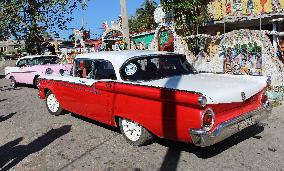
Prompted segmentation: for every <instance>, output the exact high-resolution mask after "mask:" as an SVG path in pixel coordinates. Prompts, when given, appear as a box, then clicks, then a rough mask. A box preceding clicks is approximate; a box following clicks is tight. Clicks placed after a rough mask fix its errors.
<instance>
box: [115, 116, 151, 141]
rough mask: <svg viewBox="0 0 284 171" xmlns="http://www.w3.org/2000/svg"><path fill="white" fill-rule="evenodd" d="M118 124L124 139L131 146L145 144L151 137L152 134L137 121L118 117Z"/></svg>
mask: <svg viewBox="0 0 284 171" xmlns="http://www.w3.org/2000/svg"><path fill="white" fill-rule="evenodd" d="M119 125H120V131H121V132H122V134H123V136H124V137H125V139H126V141H127V142H128V143H130V144H131V145H133V146H142V145H146V144H148V143H150V142H151V140H152V139H153V136H152V134H151V133H150V132H149V131H148V130H147V129H145V128H144V127H142V126H141V125H140V124H138V123H137V122H134V121H131V120H127V119H120V120H119Z"/></svg>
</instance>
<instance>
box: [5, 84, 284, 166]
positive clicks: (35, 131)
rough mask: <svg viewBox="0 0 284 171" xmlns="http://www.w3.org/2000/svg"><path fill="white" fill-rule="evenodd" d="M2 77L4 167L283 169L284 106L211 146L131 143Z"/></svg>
mask: <svg viewBox="0 0 284 171" xmlns="http://www.w3.org/2000/svg"><path fill="white" fill-rule="evenodd" d="M9 84H10V83H9V81H7V80H5V79H0V170H9V169H10V170H21V171H22V170H36V171H37V170H135V171H139V170H238V171H239V170H283V168H284V162H283V161H284V136H283V135H284V115H283V113H284V106H283V105H282V106H279V107H276V108H274V110H273V114H272V116H271V117H270V118H269V120H268V121H266V122H265V123H261V124H260V125H257V126H254V127H252V128H248V129H246V130H244V131H243V132H241V133H239V134H237V135H235V136H233V137H231V138H229V139H227V140H225V141H223V142H221V143H219V144H217V145H215V146H213V147H209V148H198V147H194V146H193V145H190V144H184V143H176V142H171V141H166V140H161V139H156V140H155V142H154V143H153V144H150V145H148V146H143V147H132V146H130V145H129V144H127V143H126V141H124V139H123V137H122V135H121V134H120V133H119V131H118V130H117V129H114V128H112V127H108V126H106V125H103V124H100V123H97V122H94V121H90V120H88V119H84V118H81V117H78V116H74V115H70V114H67V115H63V116H58V117H56V116H51V115H49V113H48V112H47V109H46V107H45V103H44V101H43V100H39V98H38V97H37V90H36V89H33V88H30V87H25V86H23V87H19V88H17V89H16V90H13V89H11V87H10V85H9Z"/></svg>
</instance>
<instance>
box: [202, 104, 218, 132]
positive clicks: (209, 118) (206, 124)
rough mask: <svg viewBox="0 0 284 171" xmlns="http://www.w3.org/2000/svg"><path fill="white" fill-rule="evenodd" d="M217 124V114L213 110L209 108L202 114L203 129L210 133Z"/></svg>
mask: <svg viewBox="0 0 284 171" xmlns="http://www.w3.org/2000/svg"><path fill="white" fill-rule="evenodd" d="M214 122H215V113H214V112H213V110H212V109H210V108H208V109H206V110H205V111H204V112H203V113H202V120H201V127H202V129H203V130H205V131H210V130H211V129H212V128H213V126H214Z"/></svg>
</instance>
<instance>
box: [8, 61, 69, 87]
mask: <svg viewBox="0 0 284 171" xmlns="http://www.w3.org/2000/svg"><path fill="white" fill-rule="evenodd" d="M58 62H59V58H58V57H57V56H50V55H36V56H26V57H22V58H20V59H18V61H17V62H16V66H15V67H6V68H5V78H6V79H10V80H11V84H12V87H16V86H17V85H18V84H19V83H23V84H29V85H34V86H35V87H37V84H38V77H39V76H41V75H45V74H60V73H61V74H62V73H68V72H69V71H70V70H71V68H72V65H68V64H67V65H63V64H58Z"/></svg>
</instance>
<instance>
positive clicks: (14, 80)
mask: <svg viewBox="0 0 284 171" xmlns="http://www.w3.org/2000/svg"><path fill="white" fill-rule="evenodd" d="M10 80H11V86H12V87H13V88H16V87H17V85H18V83H17V81H16V79H15V77H13V76H12V77H11V78H10Z"/></svg>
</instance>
